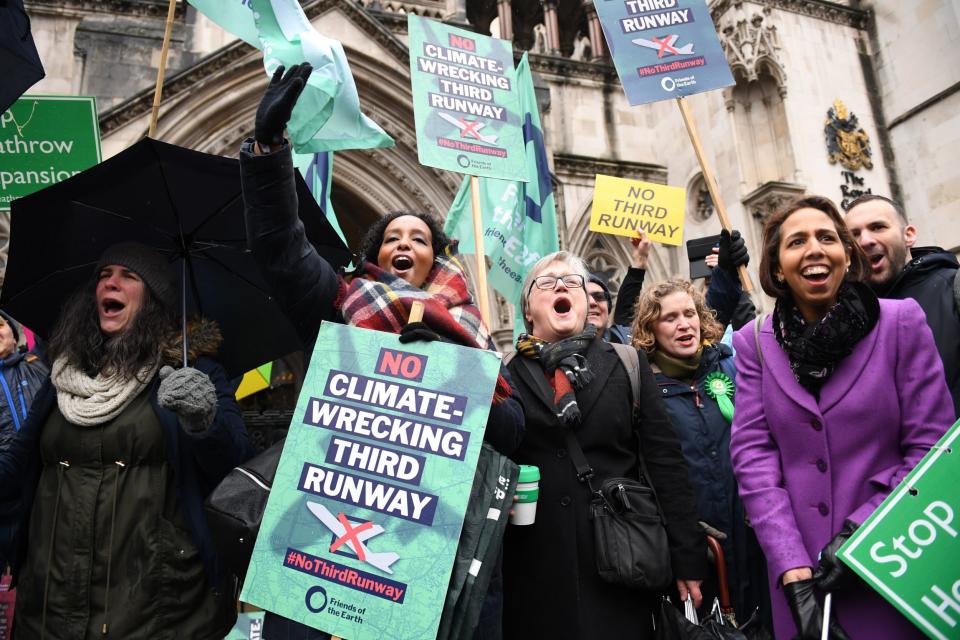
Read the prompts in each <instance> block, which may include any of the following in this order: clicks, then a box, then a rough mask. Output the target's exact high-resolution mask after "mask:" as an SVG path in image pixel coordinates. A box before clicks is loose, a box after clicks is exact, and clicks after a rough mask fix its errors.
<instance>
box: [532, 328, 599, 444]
mask: <svg viewBox="0 0 960 640" xmlns="http://www.w3.org/2000/svg"><path fill="white" fill-rule="evenodd" d="M596 337H597V328H596V327H595V326H593V325H592V324H588V325H587V327H586V329H584V331H583V332H582V333H578V334H576V335H573V336H570V337H568V338H564V339H563V340H558V341H556V342H546V341H544V340H541V339H540V338H537V337H536V336H531V335H528V334H526V333H523V334H520V337H519V338H518V339H517V353H519V354H520V355H521V356H523V357H524V358H530V359H531V360H537V361H539V362H540V366H542V367H543V369H544V371H546V372H547V377H548V378H549V380H550V386H551V387H553V402H554V404H556V406H557V418H558V419H559V420H560V424H562V425H563V426H565V427H573V426H576V425H578V424H580V420H581V419H582V416H581V415H580V407H579V405H577V396H576V395H575V394H574V391H575V390H577V389H582V388H583V387H585V386H586V385H587V384H588V383H589V382H590V381H591V380H593V373H592V372H591V371H590V367H589V365H588V364H587V358H586V355H585V354H586V353H587V349H588V348H589V347H590V345H591V344H592V343H593V341H594V339H596Z"/></svg>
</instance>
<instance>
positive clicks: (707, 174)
mask: <svg viewBox="0 0 960 640" xmlns="http://www.w3.org/2000/svg"><path fill="white" fill-rule="evenodd" d="M677 106H678V107H680V115H681V116H683V124H684V125H686V127H687V134H688V135H689V136H690V142H691V144H693V151H694V153H696V154H697V161H698V162H699V163H700V170H701V171H702V172H703V181H704V182H705V183H706V185H707V191H709V192H710V199H711V200H713V206H715V207H716V208H717V217H719V218H720V224H721V225H723V228H724V229H726V230H727V231H732V230H733V227H731V226H730V218H728V217H727V208H726V207H725V206H724V204H723V199H722V198H721V197H720V189H719V187H718V186H717V179H716V178H715V177H714V175H713V170H712V169H711V168H710V161H709V160H707V156H706V154H705V153H704V152H703V145H702V144H700V134H698V133H697V125H696V123H694V121H693V114H691V113H690V106H689V105H687V101H686V98H683V97H680V98H677ZM737 271H738V272H739V273H740V281H741V282H742V283H743V290H744V291H746V292H747V293H753V286H752V285H751V284H750V273H749V272H748V271H747V268H746V267H745V266H743V265H740V267H739V268H738V269H737Z"/></svg>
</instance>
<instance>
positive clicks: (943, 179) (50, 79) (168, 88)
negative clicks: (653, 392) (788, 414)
mask: <svg viewBox="0 0 960 640" xmlns="http://www.w3.org/2000/svg"><path fill="white" fill-rule="evenodd" d="M301 3H302V5H303V7H304V10H305V11H306V13H307V15H308V16H309V17H310V19H311V20H312V22H313V24H314V25H315V26H316V28H317V29H318V30H319V31H320V32H321V33H323V34H325V35H327V36H330V37H334V38H337V39H338V40H340V41H341V42H342V43H343V45H344V48H345V49H346V51H347V55H348V57H349V60H350V64H351V68H352V71H353V74H354V76H355V78H356V84H357V87H358V90H359V94H360V99H361V103H362V107H363V109H364V112H365V113H366V114H368V115H369V116H371V117H372V118H373V119H374V120H376V121H377V122H378V123H379V124H380V125H381V126H383V128H384V129H385V130H386V131H387V132H388V133H390V135H392V136H393V137H394V139H395V140H396V141H397V145H396V147H394V148H391V149H382V150H374V151H350V152H344V153H338V154H337V155H336V161H335V172H334V188H333V199H334V205H335V209H336V211H337V212H338V214H339V217H340V221H341V224H342V226H343V228H344V230H345V232H346V234H347V236H348V239H350V240H351V241H354V242H355V241H356V239H357V238H358V236H359V234H360V233H361V232H362V230H363V229H364V228H366V227H367V226H368V225H369V224H370V222H371V221H372V220H374V219H376V217H377V216H380V215H382V214H383V213H384V212H387V211H391V210H396V209H407V210H409V209H419V210H426V211H429V212H431V213H433V214H436V215H438V216H441V217H442V216H444V215H445V214H446V211H447V208H448V207H449V205H450V203H451V201H452V199H453V196H454V194H455V192H456V189H457V187H458V186H459V182H460V176H459V175H455V174H451V173H447V172H443V171H438V170H435V169H432V168H429V167H423V166H421V165H420V164H419V163H418V162H417V153H416V146H415V140H416V138H415V132H414V129H413V109H412V104H411V93H410V77H409V65H408V50H407V45H406V39H407V34H406V14H407V13H411V12H412V13H416V14H419V15H424V16H427V17H431V18H436V19H440V20H446V21H449V22H452V23H456V24H460V25H464V26H467V27H468V28H472V29H474V30H476V31H478V32H482V33H490V32H491V30H492V31H493V32H495V33H496V34H498V35H500V36H501V37H504V38H507V39H511V40H513V42H514V43H515V47H516V49H517V51H518V55H519V52H520V51H522V50H530V51H531V56H530V60H531V66H532V68H533V70H534V72H535V74H536V76H537V83H538V97H539V98H540V102H541V111H542V112H543V121H544V130H545V138H546V144H547V147H548V156H549V159H550V162H551V167H552V170H553V178H554V185H555V188H556V199H557V203H558V212H559V214H560V215H559V217H560V236H561V245H562V246H563V247H565V248H569V249H571V250H573V251H575V252H578V253H581V254H582V255H584V256H586V257H587V259H588V261H589V262H590V263H591V264H592V265H594V266H595V267H596V268H597V269H599V270H602V271H605V272H607V273H608V275H610V276H611V280H612V282H613V284H614V286H616V284H617V283H618V282H619V280H620V278H621V277H622V274H623V273H624V271H625V269H626V265H627V263H628V253H629V244H628V243H627V242H626V241H625V240H624V239H622V238H617V237H614V236H604V235H598V234H594V233H591V232H589V231H588V229H587V226H588V225H587V222H588V219H589V215H590V208H591V199H592V187H593V180H594V175H595V174H596V173H605V174H610V175H616V176H623V177H629V178H639V179H644V180H648V181H654V182H661V183H668V184H671V185H674V186H680V187H683V188H685V189H686V190H687V194H688V198H687V202H688V204H687V207H688V216H687V227H686V232H685V235H686V237H687V238H695V237H700V236H705V235H710V234H713V233H718V232H719V229H720V223H719V221H718V219H717V216H716V213H715V211H714V207H713V205H712V203H711V202H710V198H709V195H708V194H707V191H706V189H705V186H704V182H703V177H702V175H701V172H700V168H699V165H698V163H697V161H696V158H695V156H694V153H693V150H692V148H691V145H690V142H689V138H688V137H687V134H686V132H685V130H684V126H683V122H682V120H681V117H680V113H679V110H678V108H677V105H676V104H674V103H673V102H672V101H665V102H659V103H655V104H650V105H644V106H638V107H631V106H630V105H629V104H628V103H627V101H626V98H625V97H624V95H623V92H622V90H621V87H620V84H619V81H618V80H617V76H616V72H615V70H614V69H613V66H612V65H611V63H610V59H609V56H607V55H606V52H605V47H604V43H603V40H602V33H601V31H600V26H599V23H598V22H597V19H596V13H595V10H594V8H593V4H592V1H591V0H539V1H538V0H410V1H405V2H404V1H399V0H396V1H395V0H301ZM26 6H27V9H28V12H29V13H30V15H31V18H32V23H33V33H34V37H35V39H36V41H37V44H38V48H39V50H40V54H41V58H42V59H43V61H44V63H45V66H46V70H47V78H46V79H44V80H43V81H42V82H41V83H39V84H38V85H37V86H36V87H35V88H34V89H33V91H35V92H40V93H69V94H81V95H94V96H96V97H97V100H98V105H99V110H100V126H101V132H102V135H103V148H104V156H105V157H109V156H111V155H113V154H114V153H116V152H118V151H120V150H122V149H124V148H125V147H127V146H128V145H130V144H131V143H133V142H134V141H136V140H138V139H139V138H141V137H142V136H144V135H145V134H146V131H147V128H148V122H149V116H150V107H151V103H152V98H153V88H154V83H155V78H156V71H157V66H158V64H159V51H160V42H161V38H162V33H163V26H164V19H165V16H166V11H167V9H166V6H167V2H166V0H27V2H26ZM709 6H710V10H711V13H712V15H713V19H714V22H715V24H716V27H717V31H718V33H719V36H720V39H721V43H722V46H723V49H724V51H725V53H726V55H727V58H728V61H729V62H730V65H731V67H732V69H733V72H734V76H735V78H736V85H735V86H733V87H730V88H727V89H724V90H718V91H713V92H709V93H704V94H698V95H695V96H693V97H691V98H689V99H688V102H689V104H690V106H691V108H692V111H693V113H694V115H695V120H696V122H697V125H698V127H699V130H700V133H701V136H702V138H703V141H704V145H705V150H706V154H707V156H708V158H709V160H710V162H711V163H712V166H713V167H714V168H715V170H716V175H717V180H718V182H719V188H720V194H721V196H722V198H723V201H724V202H725V204H726V208H727V211H728V213H729V215H730V217H731V219H732V221H733V224H734V226H735V227H737V228H740V229H742V230H743V231H744V233H745V236H746V237H747V239H748V244H749V246H750V248H751V249H752V250H753V251H752V254H753V255H754V256H755V257H756V256H757V248H758V246H759V239H760V230H761V226H762V223H763V220H764V218H765V217H766V216H768V215H769V214H770V213H771V212H772V211H773V210H775V209H776V208H777V207H778V206H779V205H780V204H781V203H782V202H784V201H785V200H787V199H789V198H791V197H793V196H795V195H797V194H802V193H810V194H814V193H815V194H824V195H827V196H829V197H831V198H833V199H834V200H835V201H838V202H840V201H842V200H844V199H845V198H849V197H852V196H853V195H854V194H855V193H856V192H857V191H865V190H867V189H869V190H871V191H872V192H873V193H879V194H885V195H889V194H892V195H893V196H894V197H897V198H899V199H902V200H903V201H904V203H905V206H906V210H907V212H908V215H909V216H910V218H911V220H912V221H913V222H914V223H915V224H916V225H917V226H918V228H919V230H920V242H921V244H939V245H941V246H944V247H945V248H947V249H951V250H954V251H957V250H958V249H960V225H958V224H956V220H957V216H958V213H960V163H958V162H956V160H957V157H958V156H957V151H956V150H957V149H958V148H960V95H958V93H957V87H958V85H960V82H958V80H960V53H958V50H960V20H958V17H960V16H958V12H960V8H958V5H957V3H956V1H955V0H923V1H917V2H900V1H898V0H859V1H858V0H840V1H830V0H710V2H709ZM170 51H171V53H170V58H169V61H168V69H167V78H166V82H165V85H164V94H163V103H162V106H161V108H160V116H159V123H158V130H157V136H158V137H159V138H160V139H162V140H165V141H167V142H171V143H175V144H179V145H182V146H186V147H191V148H194V149H198V150H201V151H206V152H210V153H216V154H222V155H236V153H237V150H238V148H239V145H240V142H241V140H243V139H244V138H245V137H246V136H248V135H250V134H251V132H252V128H253V120H254V113H255V110H256V107H257V103H258V100H259V98H260V96H261V94H262V92H263V89H264V87H265V86H266V77H265V74H264V72H263V67H262V64H261V55H260V53H259V52H258V51H256V50H255V49H254V48H252V47H250V46H249V45H247V44H245V43H243V42H241V41H238V40H235V39H233V38H232V37H231V36H229V34H226V33H224V32H223V31H222V30H221V29H219V27H217V26H216V25H213V24H212V23H210V22H209V21H208V20H207V19H206V18H205V17H204V16H202V15H199V14H198V13H197V12H196V11H195V10H194V9H193V8H192V7H191V6H189V5H185V4H184V3H183V2H180V4H179V5H178V8H177V12H176V16H175V27H174V31H173V40H172V45H171V49H170ZM828 111H830V112H831V114H832V115H831V116H828ZM851 116H855V117H856V118H857V120H858V123H859V127H860V128H861V129H862V134H863V135H862V136H860V137H857V138H856V139H851V140H841V141H838V140H837V139H836V138H837V136H836V134H831V135H833V142H834V143H835V146H836V145H837V144H838V143H839V142H843V143H844V144H842V145H840V147H841V148H847V150H848V151H849V150H850V148H851V147H852V149H853V153H852V154H847V156H844V155H843V154H840V155H836V154H834V157H832V158H831V153H830V152H829V151H828V144H827V142H828V140H827V138H828V137H829V136H828V135H827V133H828V129H830V127H829V121H830V120H831V119H839V120H841V121H849V119H850V117H851ZM834 151H836V148H835V149H834ZM758 262H759V260H757V259H755V260H754V261H753V263H752V264H751V265H750V267H751V271H752V272H753V273H754V282H756V281H757V280H756V277H755V274H756V266H757V263H758ZM649 271H650V276H649V277H650V278H652V279H657V278H662V277H666V276H669V275H686V274H687V261H686V258H685V255H684V252H683V250H682V249H680V248H671V247H665V246H657V247H656V248H655V250H654V254H653V257H652V261H651V266H650V270H649ZM490 295H491V296H494V298H496V294H494V293H490ZM494 302H495V303H498V302H500V301H499V300H496V299H494ZM760 303H761V306H764V305H767V304H768V301H765V300H762V299H761V300H760ZM497 308H498V309H499V312H498V313H497V314H496V318H495V320H494V325H495V327H494V329H495V335H496V336H497V338H498V341H499V342H500V343H501V345H504V346H505V345H506V344H507V343H508V342H509V335H510V332H511V329H510V328H511V326H512V322H513V318H511V315H510V314H511V312H510V310H509V309H508V308H507V307H506V306H504V305H502V304H501V305H499V306H498V307H497Z"/></svg>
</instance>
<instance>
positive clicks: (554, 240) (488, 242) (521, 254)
mask: <svg viewBox="0 0 960 640" xmlns="http://www.w3.org/2000/svg"><path fill="white" fill-rule="evenodd" d="M517 90H518V92H519V94H520V107H521V110H522V113H523V139H524V142H525V144H526V157H527V162H526V172H527V175H526V177H527V179H528V180H529V182H513V181H505V180H492V179H489V178H480V179H479V180H478V182H479V183H480V205H481V209H482V211H483V229H484V231H483V249H484V252H485V253H486V255H487V256H489V257H490V262H491V263H492V265H491V268H490V274H489V280H490V285H491V286H492V287H493V288H494V289H496V290H497V291H499V292H500V293H501V294H502V295H503V297H504V298H506V299H507V301H508V302H510V303H512V304H513V305H515V307H514V308H515V311H516V312H517V314H516V322H515V323H514V334H515V335H517V334H519V333H520V331H522V329H523V317H522V316H521V315H520V310H519V309H520V296H521V293H522V292H521V284H522V283H523V278H524V277H525V276H526V275H527V271H528V270H529V269H530V267H531V266H533V264H534V263H535V262H536V261H537V260H539V259H540V258H542V257H543V256H545V255H547V254H549V253H553V252H554V251H557V250H559V249H560V242H559V239H558V235H557V211H556V207H555V206H554V201H553V184H552V182H551V180H550V169H549V167H548V166H547V152H546V148H545V147H544V143H543V129H542V128H541V125H540V113H539V111H538V109H537V96H536V92H535V91H534V88H533V77H532V76H531V74H530V63H529V62H528V61H527V54H523V58H522V59H521V60H520V64H519V65H518V66H517ZM472 216H473V209H472V207H471V203H470V178H464V180H463V184H461V185H460V192H459V193H457V197H456V199H455V200H454V201H453V205H452V206H451V207H450V212H449V213H448V214H447V221H446V223H445V225H444V231H445V232H446V234H447V235H449V236H450V237H452V238H458V239H459V240H460V251H461V252H462V253H473V252H474V242H473V217H472Z"/></svg>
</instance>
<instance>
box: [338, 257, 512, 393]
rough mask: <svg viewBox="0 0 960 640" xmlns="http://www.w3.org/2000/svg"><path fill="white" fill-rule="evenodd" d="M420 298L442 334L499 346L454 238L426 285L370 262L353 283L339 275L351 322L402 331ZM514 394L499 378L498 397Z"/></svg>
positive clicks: (341, 304)
mask: <svg viewBox="0 0 960 640" xmlns="http://www.w3.org/2000/svg"><path fill="white" fill-rule="evenodd" d="M415 300H419V301H420V302H422V303H423V322H424V323H426V324H427V325H428V326H429V327H430V328H431V329H433V330H434V331H436V332H437V333H438V334H440V336H442V337H443V338H446V339H448V340H450V341H451V342H454V343H457V344H461V345H464V346H467V347H475V348H478V349H490V350H494V348H495V347H494V345H493V341H492V340H491V339H490V333H489V331H488V330H487V328H486V327H485V326H484V324H483V322H482V320H481V319H480V311H479V310H478V309H477V308H476V307H475V306H474V304H473V299H472V298H471V297H470V291H469V289H468V288H467V279H466V277H465V276H464V269H463V264H462V263H461V262H460V259H459V257H458V255H457V242H456V241H455V240H453V241H451V242H450V244H448V245H447V246H446V248H445V249H444V252H443V253H442V254H440V255H437V256H436V257H435V258H434V264H433V269H431V271H430V273H429V274H428V275H427V280H426V282H424V284H423V287H415V286H413V285H412V284H410V283H409V282H407V281H406V280H404V279H403V278H400V277H398V276H395V275H394V274H392V273H390V272H388V271H384V270H383V269H381V268H380V267H379V266H378V265H376V264H375V263H372V262H369V261H368V262H365V263H364V264H363V265H362V266H361V267H360V269H359V270H358V272H357V273H356V275H354V276H353V277H352V278H351V279H350V280H349V281H347V280H346V279H344V278H341V279H340V292H339V295H338V296H337V303H336V305H337V308H338V309H340V313H341V314H342V315H343V319H344V321H345V322H346V323H347V324H349V325H352V326H355V327H361V328H364V329H375V330H376V331H386V332H388V333H400V329H402V328H403V326H404V325H405V324H407V319H408V318H409V317H410V307H411V306H412V305H413V302H414V301H415ZM509 395H510V386H509V385H508V384H507V382H506V380H504V378H503V376H500V377H499V379H498V380H497V389H496V393H495V397H496V398H498V399H502V398H506V397H508V396H509Z"/></svg>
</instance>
